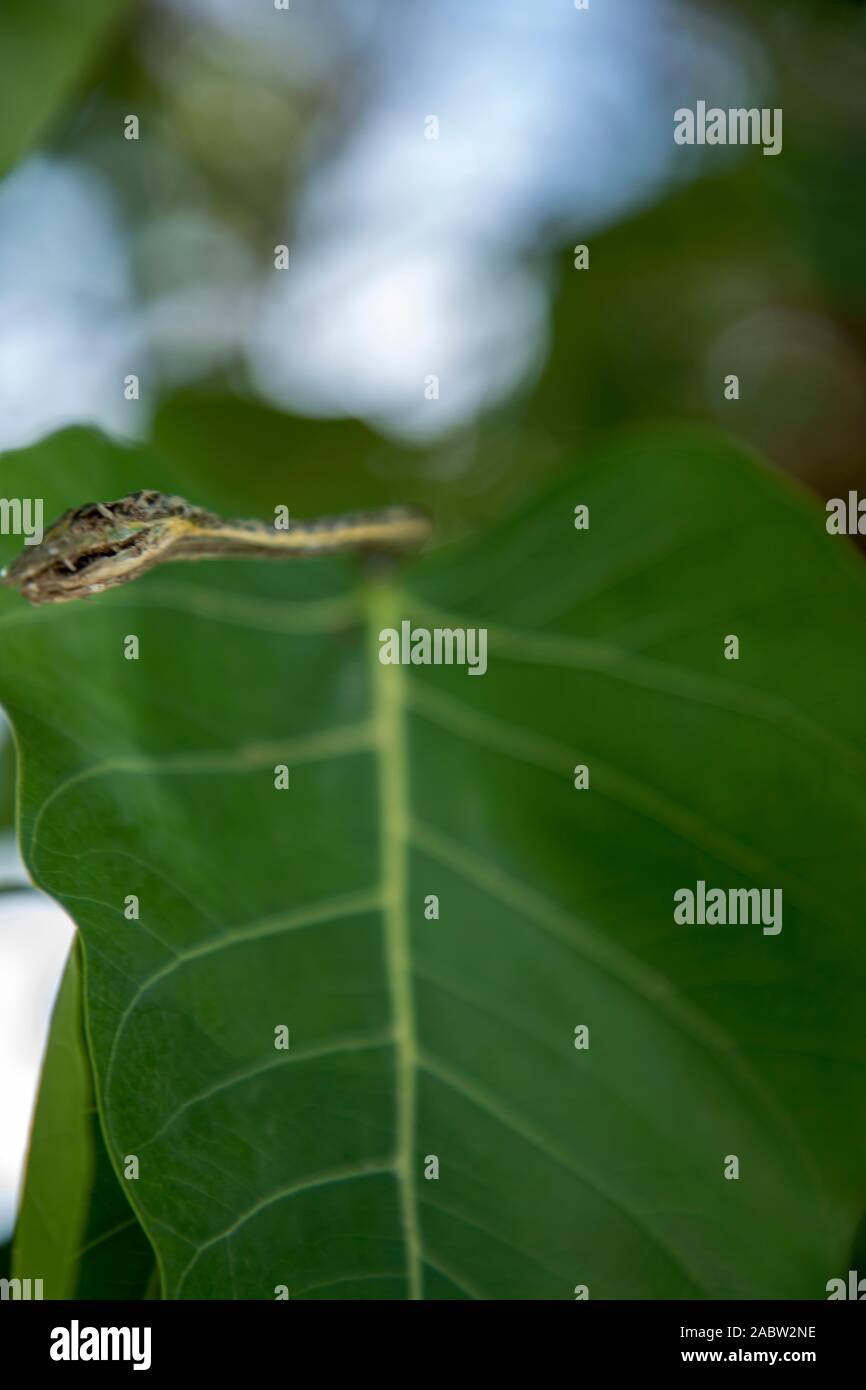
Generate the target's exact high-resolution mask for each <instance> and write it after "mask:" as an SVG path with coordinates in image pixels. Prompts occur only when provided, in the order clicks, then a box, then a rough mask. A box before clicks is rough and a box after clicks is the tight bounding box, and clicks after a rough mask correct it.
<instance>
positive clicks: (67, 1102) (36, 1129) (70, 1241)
mask: <svg viewBox="0 0 866 1390" xmlns="http://www.w3.org/2000/svg"><path fill="white" fill-rule="evenodd" d="M13 1258H14V1266H15V1270H14V1272H15V1275H16V1277H17V1278H20V1279H41V1280H42V1282H43V1296H44V1297H45V1298H50V1299H65V1298H85V1299H90V1298H95V1299H112V1298H141V1297H143V1294H144V1290H145V1288H146V1286H147V1283H148V1280H149V1278H150V1277H151V1274H152V1272H153V1269H154V1260H153V1251H152V1250H151V1248H150V1246H149V1244H148V1242H147V1240H146V1239H145V1237H144V1235H143V1233H142V1230H141V1227H140V1226H139V1224H138V1221H137V1220H136V1218H135V1216H134V1215H133V1213H132V1210H131V1208H130V1206H129V1203H128V1202H127V1201H126V1198H125V1196H124V1194H123V1192H122V1191H121V1188H120V1186H119V1185H118V1182H117V1178H116V1177H115V1175H114V1172H113V1171H112V1168H111V1164H110V1162H109V1160H108V1155H107V1154H106V1151H105V1146H104V1144H103V1142H102V1138H101V1135H100V1133H99V1123H98V1120H97V1117H96V1108H95V1105H94V1097H93V1085H92V1079H91V1074H90V1064H89V1062H88V1060H87V1055H86V1052H85V1047H84V1038H83V1035H82V1031H81V978H80V970H79V966H78V952H77V949H76V947H75V946H73V949H72V951H71V952H70V954H69V959H68V961H67V964H66V969H65V971H64V975H63V980H62V982H61V985H60V990H59V992H58V995H57V1001H56V1003H55V1006H54V1013H53V1016H52V1020H51V1032H50V1036H49V1040H48V1046H47V1049H46V1053H45V1062H44V1065H43V1070H42V1081H41V1085H40V1090H39V1099H38V1103H37V1107H36V1114H35V1116H34V1121H33V1133H32V1135H31V1141H30V1156H29V1161H28V1166H27V1176H26V1182H25V1186H24V1192H23V1195H22V1201H21V1210H20V1213H19V1218H18V1223H17V1227H16V1231H15V1242H14V1251H13Z"/></svg>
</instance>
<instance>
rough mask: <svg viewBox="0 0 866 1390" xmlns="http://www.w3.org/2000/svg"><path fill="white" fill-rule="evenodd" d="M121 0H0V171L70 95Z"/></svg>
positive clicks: (26, 146)
mask: <svg viewBox="0 0 866 1390" xmlns="http://www.w3.org/2000/svg"><path fill="white" fill-rule="evenodd" d="M126 2H127V0H87V3H86V4H81V3H79V0H52V3H51V4H50V5H44V4H39V3H34V0H4V3H3V7H2V10H0V174H5V173H6V172H7V171H8V170H9V169H10V168H11V167H12V166H13V165H14V164H16V163H17V162H18V160H19V159H21V158H22V156H23V155H25V154H26V153H27V151H28V150H29V149H30V148H31V147H32V146H33V145H34V144H36V142H37V141H38V140H40V139H41V138H42V136H43V135H44V134H45V131H46V129H47V127H48V126H49V124H50V123H51V121H52V120H53V119H54V117H55V116H56V115H57V113H58V112H59V111H60V110H61V109H62V108H63V106H64V104H65V103H66V102H67V101H68V100H69V99H70V97H72V95H73V94H74V92H75V89H76V87H77V85H78V83H79V82H80V80H81V78H82V75H83V74H84V72H85V71H86V68H87V65H88V63H89V62H90V60H91V58H92V56H93V54H94V52H95V51H96V50H97V48H98V46H99V44H100V43H102V41H103V40H104V39H105V37H106V35H107V34H108V32H109V31H110V29H111V27H112V25H113V24H114V23H115V22H116V20H117V18H118V16H119V15H120V14H121V13H122V11H123V10H124V9H125V8H126Z"/></svg>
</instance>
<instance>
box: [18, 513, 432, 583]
mask: <svg viewBox="0 0 866 1390" xmlns="http://www.w3.org/2000/svg"><path fill="white" fill-rule="evenodd" d="M431 529H432V527H431V522H430V519H429V517H428V516H427V515H426V514H425V513H424V512H422V511H420V510H418V509H416V508H414V507H389V508H386V509H384V510H382V511H374V512H355V513H349V514H346V515H342V516H326V517H321V518H319V519H317V520H313V521H295V520H294V519H292V520H291V523H290V525H289V526H288V527H287V528H286V529H280V528H278V527H277V526H276V525H275V524H273V523H270V522H266V521H235V520H227V519H225V518H223V517H221V516H218V515H217V514H216V513H214V512H210V511H207V510H206V509H205V508H203V507H196V506H193V505H192V503H190V502H187V501H186V500H185V499H184V498H183V497H177V496H174V495H172V494H170V493H163V492H158V491H156V490H155V489H153V488H144V489H141V490H140V491H138V492H131V493H129V494H128V495H127V496H126V497H120V498H118V499H117V501H115V502H85V503H84V504H83V505H82V506H79V507H73V508H71V509H70V510H69V511H67V512H64V513H63V515H62V516H61V517H58V519H57V520H56V521H54V522H52V524H51V525H50V526H49V527H48V528H47V530H46V531H45V532H44V534H43V536H42V539H41V541H40V543H39V544H38V545H34V546H25V547H24V549H23V550H22V551H21V553H20V554H19V555H17V556H16V557H15V559H14V560H13V561H12V562H11V564H10V565H9V566H8V568H7V569H6V570H4V571H3V573H2V575H0V582H2V583H3V584H5V585H7V586H8V587H11V588H16V589H18V590H19V592H20V593H21V594H22V596H23V597H24V598H26V599H27V600H28V601H29V602H30V603H32V604H37V605H38V604H43V603H67V602H69V601H71V600H73V599H81V598H90V597H92V596H93V595H94V594H101V593H103V592H104V591H105V590H106V589H114V588H116V587H117V586H118V585H119V584H127V583H129V582H130V581H131V580H133V579H138V578H139V576H140V575H142V574H145V573H146V572H147V571H148V570H151V569H153V568H154V566H155V565H161V564H163V563H164V562H166V561H174V560H204V559H224V558H225V557H227V556H255V557H259V558H262V557H265V558H266V557H270V558H275V559H298V558H301V557H303V556H312V555H330V554H334V553H337V552H340V551H354V552H360V553H362V554H367V555H374V556H389V557H392V556H394V557H396V556H400V555H403V554H406V553H410V552H411V551H413V550H415V549H417V548H419V547H420V546H422V545H423V544H424V542H425V541H426V540H427V539H428V537H429V535H430V532H431Z"/></svg>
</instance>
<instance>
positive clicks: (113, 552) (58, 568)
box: [49, 536, 140, 579]
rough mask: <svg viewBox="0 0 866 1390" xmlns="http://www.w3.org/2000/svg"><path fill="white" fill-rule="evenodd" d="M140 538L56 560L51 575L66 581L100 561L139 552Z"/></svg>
mask: <svg viewBox="0 0 866 1390" xmlns="http://www.w3.org/2000/svg"><path fill="white" fill-rule="evenodd" d="M139 549H140V546H139V537H138V536H129V537H128V538H127V539H126V540H122V541H111V543H110V544H109V543H106V544H105V545H100V546H94V547H92V548H90V549H88V550H82V551H81V552H80V553H79V554H78V555H75V556H72V557H69V556H67V557H66V558H65V559H62V560H55V561H54V563H53V564H52V565H51V566H50V571H49V572H50V573H51V574H53V575H54V576H55V578H57V579H65V578H67V577H69V576H71V575H74V574H81V573H82V572H83V571H84V570H86V569H89V568H90V566H91V565H95V564H96V563H97V562H98V561H99V560H112V559H114V558H115V556H117V555H121V554H123V553H124V552H125V551H138V550H139Z"/></svg>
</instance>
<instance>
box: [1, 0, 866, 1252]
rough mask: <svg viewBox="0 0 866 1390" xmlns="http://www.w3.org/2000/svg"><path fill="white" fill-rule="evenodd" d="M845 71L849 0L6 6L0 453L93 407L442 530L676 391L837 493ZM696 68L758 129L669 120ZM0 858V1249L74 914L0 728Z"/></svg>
mask: <svg viewBox="0 0 866 1390" xmlns="http://www.w3.org/2000/svg"><path fill="white" fill-rule="evenodd" d="M864 91H866V14H864V7H863V5H862V4H859V3H854V0H816V2H815V3H811V0H809V2H807V0H802V2H800V0H761V3H760V4H756V3H754V0H752V2H751V3H746V0H743V3H736V0H719V2H718V3H700V2H699V0H591V3H590V9H589V10H588V11H579V10H577V9H576V8H575V5H574V0H472V3H467V0H326V3H325V2H324V0H290V7H289V9H288V10H285V11H277V10H275V8H274V3H273V0H88V4H87V5H86V6H82V5H80V4H76V3H75V0H58V3H56V4H53V5H51V6H35V5H34V4H33V3H32V0H4V6H3V11H2V14H0V130H2V132H3V133H2V135H0V175H2V177H0V450H2V449H12V448H20V447H22V446H26V445H27V444H29V443H32V442H34V441H36V440H38V439H40V438H42V437H44V436H45V435H46V434H49V433H51V432H52V431H54V430H55V429H58V428H60V427H62V426H64V425H67V424H69V423H72V422H88V423H93V424H96V425H98V426H99V427H101V428H102V429H104V430H105V431H106V432H108V433H109V434H111V435H113V436H115V437H117V438H121V439H148V440H150V441H152V442H153V443H155V445H156V447H157V448H158V449H159V450H160V451H161V452H162V453H163V454H164V455H166V456H167V457H168V458H169V459H177V460H179V461H182V460H184V459H191V458H195V459H197V460H202V459H204V460H206V462H207V466H208V468H209V469H210V470H212V472H213V475H214V478H215V482H216V481H218V479H219V477H220V476H224V477H225V476H230V475H232V474H234V473H236V472H237V470H242V471H243V473H244V475H245V476H246V477H249V478H250V479H251V480H252V486H253V491H255V490H256V489H257V488H259V489H260V492H261V497H262V499H263V501H268V502H272V498H273V495H274V486H275V484H276V483H277V482H280V481H284V480H285V478H286V477H287V476H289V475H290V477H291V496H290V497H289V498H288V499H287V500H289V501H290V503H291V505H292V508H293V511H294V512H295V513H296V514H298V515H303V514H305V513H315V512H318V511H326V510H336V511H340V510H344V509H347V508H352V507H355V506H365V505H373V504H376V503H378V502H382V501H385V500H413V499H417V500H421V501H423V502H424V503H425V504H426V505H428V506H429V507H432V509H433V510H434V511H435V512H436V514H437V516H438V518H439V521H440V525H441V527H442V528H443V529H444V530H445V532H446V533H447V532H451V533H457V532H459V531H461V530H466V529H470V528H472V527H475V526H478V525H481V524H483V523H484V521H485V519H486V518H489V517H493V516H495V515H496V514H498V513H499V512H501V511H502V510H503V509H504V508H508V507H510V506H511V505H513V504H515V503H516V502H517V501H518V500H519V498H520V497H521V496H522V495H523V494H525V493H527V492H529V491H532V490H534V489H537V488H538V487H540V486H542V485H543V484H544V482H545V480H547V479H551V478H553V477H554V476H555V474H556V473H557V471H558V470H560V469H563V468H564V467H565V466H567V463H568V461H569V459H571V458H573V456H574V454H575V452H578V451H583V450H586V449H588V448H590V447H592V444H593V442H594V440H595V439H596V438H597V437H598V436H600V435H604V434H607V433H608V432H610V431H611V430H614V429H618V428H621V427H622V426H627V425H633V424H639V423H650V422H655V421H659V420H669V419H680V420H683V419H687V420H692V421H704V422H709V423H714V424H716V425H719V426H721V427H722V428H724V429H726V430H728V431H729V432H731V433H732V434H734V435H736V436H737V437H739V438H740V439H741V440H745V441H746V442H748V443H749V444H751V445H752V446H754V447H755V448H756V449H757V450H759V451H760V452H761V453H762V454H763V455H765V456H766V457H768V458H769V459H770V460H771V461H772V462H773V463H774V464H775V465H776V466H777V467H779V468H780V469H784V470H786V471H788V472H789V473H791V474H794V475H796V476H797V477H798V478H799V479H800V480H801V481H802V483H803V485H804V486H806V487H808V488H811V489H813V490H814V491H815V492H817V493H818V494H819V495H820V496H821V497H822V498H823V499H826V498H827V497H830V496H834V495H837V494H839V493H843V492H844V491H846V490H847V489H848V488H849V487H850V488H857V487H859V488H860V489H861V491H863V490H864V488H866V469H864V448H863V441H864V437H866V374H864V367H866V318H864V302H866V262H864V257H863V239H864V228H866V183H864V179H863V153H864V134H866V129H864V128H866V102H864V98H863V93H864ZM699 99H703V100H706V101H707V102H708V104H709V105H720V106H723V107H729V106H758V107H781V108H782V109H783V111H784V127H783V131H784V146H783V152H782V154H781V155H780V156H779V157H778V158H766V157H763V156H762V153H761V150H760V148H751V147H747V148H725V147H712V148H703V149H701V148H697V147H694V148H690V147H679V146H676V145H675V144H674V142H673V112H674V110H675V109H676V108H677V107H680V106H694V104H695V102H696V101H697V100H699ZM129 115H135V116H137V118H138V121H139V139H138V140H136V141H132V140H127V139H125V138H124V134H123V132H124V122H125V118H126V117H127V116H129ZM430 117H435V118H436V120H437V121H438V138H437V139H431V138H428V137H429V135H430V134H431V133H432V131H433V129H434V127H433V125H432V123H431V121H430ZM581 244H586V245H587V246H588V247H589V251H590V265H589V269H588V270H577V269H575V266H574V248H575V246H577V245H581ZM279 245H285V246H287V247H288V249H289V268H288V269H287V270H276V269H275V267H274V248H275V247H276V246H279ZM131 373H134V374H136V375H137V376H138V377H139V378H140V383H141V393H140V399H138V400H137V401H130V400H127V399H126V398H125V395H124V385H123V383H124V379H125V378H126V377H127V376H128V375H129V374H131ZM729 373H736V374H737V375H738V376H739V377H740V383H741V396H740V400H739V401H737V402H730V401H726V400H725V399H724V396H723V391H722V382H723V378H724V377H725V376H726V375H727V374H729ZM433 375H435V376H436V377H438V379H439V394H438V399H428V395H429V392H428V393H427V394H425V382H426V381H427V379H428V378H429V377H431V376H433ZM0 466H2V465H0ZM143 481H146V480H143ZM0 490H2V489H0ZM75 500H84V499H83V498H76V499H75ZM49 519H50V518H47V517H46V521H48V520H49ZM0 889H2V891H0V1115H2V1124H0V1136H2V1137H0V1243H2V1241H3V1240H4V1239H8V1235H9V1232H10V1231H11V1226H12V1222H13V1219H14V1210H15V1201H16V1191H17V1188H18V1184H19V1180H20V1173H21V1165H22V1162H23V1157H24V1152H25V1148H26V1140H27V1128H28V1124H29V1119H30V1114H31V1110H32V1104H33V1098H34V1095H35V1089H36V1085H37V1081H38V1069H39V1064H40V1059H41V1053H42V1049H43V1047H44V1041H45V1033H46V1027H47V1020H48V1015H49V1012H50V1007H51V1002H52V999H53V996H54V992H55V990H56V986H57V982H58V980H59V975H60V971H61V968H62V964H63V959H64V956H65V952H66V950H67V949H68V943H69V940H70V936H71V927H70V924H69V923H68V921H67V920H66V918H65V916H64V915H63V914H62V913H61V912H60V910H59V909H57V908H56V907H55V906H54V905H53V904H51V903H50V902H48V901H47V900H45V899H44V898H42V897H41V896H39V895H37V894H36V893H35V892H34V891H33V890H32V889H30V888H29V887H28V885H27V882H26V879H25V877H24V874H23V871H22V869H21V867H20V861H19V859H18V855H17V850H16V847H15V839H14V752H13V750H12V748H11V745H10V743H9V740H8V738H7V736H6V734H5V731H3V732H0Z"/></svg>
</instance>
